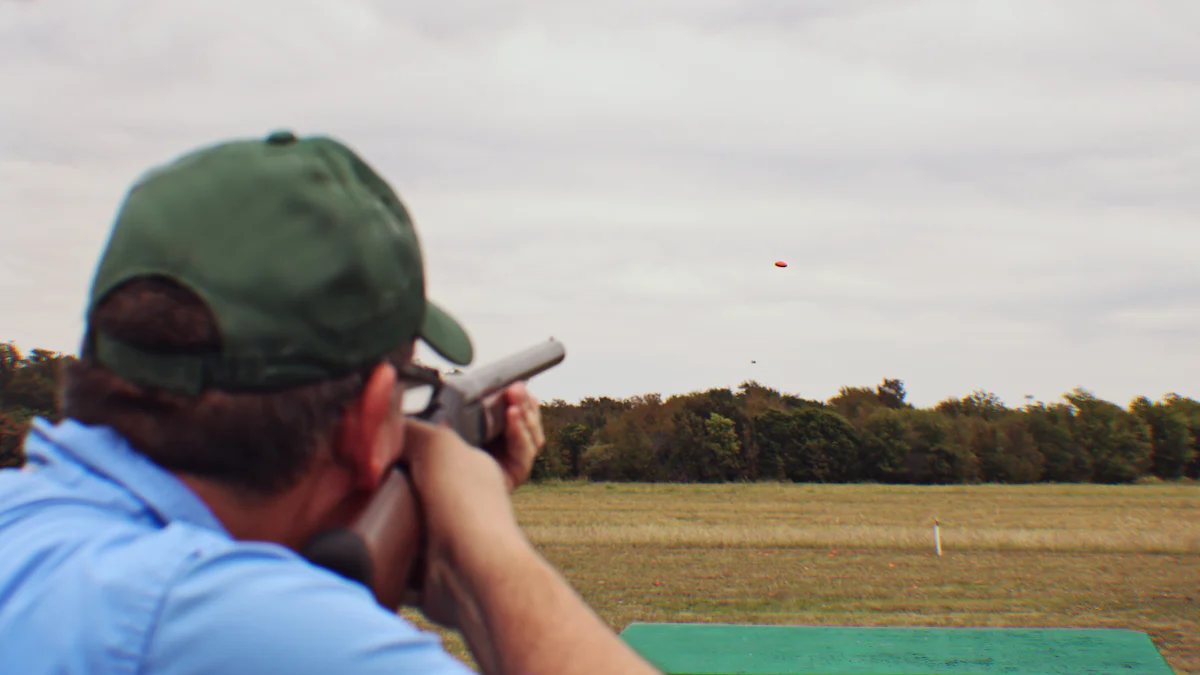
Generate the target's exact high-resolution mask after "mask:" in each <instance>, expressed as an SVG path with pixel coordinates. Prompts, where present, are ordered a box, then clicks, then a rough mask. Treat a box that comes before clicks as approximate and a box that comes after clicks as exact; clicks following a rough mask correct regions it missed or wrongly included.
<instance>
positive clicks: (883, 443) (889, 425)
mask: <svg viewBox="0 0 1200 675" xmlns="http://www.w3.org/2000/svg"><path fill="white" fill-rule="evenodd" d="M910 433H911V429H910V428H909V416H908V415H907V414H905V413H904V412H903V411H900V410H893V409H891V408H880V409H878V410H875V411H874V412H872V413H871V414H870V415H868V416H867V417H866V418H865V419H864V420H863V422H862V425H861V432H860V438H861V443H862V475H863V478H866V479H868V480H875V481H879V482H881V483H902V482H904V481H906V480H907V479H908V463H909V455H910V454H911V452H912V449H911V444H910V440H909V435H910Z"/></svg>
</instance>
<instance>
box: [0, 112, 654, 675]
mask: <svg viewBox="0 0 1200 675" xmlns="http://www.w3.org/2000/svg"><path fill="white" fill-rule="evenodd" d="M418 339H420V340H423V341H424V342H425V343H426V344H428V345H429V346H430V347H432V348H433V349H434V350H435V351H437V352H438V353H439V354H441V355H442V356H443V357H445V358H446V359H448V360H449V361H451V362H453V363H456V364H459V365H465V364H468V363H469V362H470V361H471V359H472V346H471V341H470V340H469V338H468V337H467V335H466V333H465V332H464V331H463V329H462V328H461V327H460V326H459V324H458V323H457V322H456V321H455V320H454V319H453V318H451V317H450V315H448V314H447V313H446V312H444V311H442V310H441V309H439V308H438V307H437V306H436V305H433V304H431V303H429V302H428V301H427V300H426V298H425V284H424V276H423V268H422V258H421V253H420V248H419V246H418V242H417V239H416V235H415V233H414V231H413V227H412V223H411V221H410V219H409V215H408V213H407V211H406V210H405V208H404V206H403V205H402V204H401V202H400V200H399V199H398V198H397V196H396V195H395V194H394V193H393V191H392V190H391V188H389V187H388V185H387V184H386V183H385V182H384V180H383V179H381V178H380V177H379V176H378V175H377V174H376V173H375V172H374V171H373V170H372V169H371V168H370V167H369V166H368V165H367V164H366V163H365V162H363V161H362V160H361V159H360V158H358V157H357V156H356V155H355V154H354V153H353V152H352V151H351V150H350V149H348V148H347V147H345V146H344V145H342V144H340V143H338V142H337V141H334V140H332V139H329V138H320V137H316V138H304V139H299V138H297V137H296V136H294V135H293V134H291V133H290V132H277V133H275V134H272V135H270V136H269V137H268V138H266V139H265V140H249V141H235V142H228V143H222V144H219V145H215V146H212V147H208V148H204V149H200V150H198V151H196V152H193V153H192V154H190V155H187V156H185V157H183V158H181V159H178V160H177V161H174V162H173V163H170V164H168V165H166V166H164V167H160V168H158V169H155V170H154V171H152V172H150V173H149V174H148V175H147V176H145V177H144V178H143V179H142V180H140V181H139V182H138V183H137V184H136V185H135V186H134V187H133V188H132V190H131V191H130V192H129V194H128V195H127V197H126V199H125V202H124V204H123V205H122V208H121V210H120V213H119V214H118V217H117V220H116V224H115V226H114V228H113V231H112V234H111V238H110V239H109V242H108V244H107V248H106V250H105V252H104V255H103V257H102V259H101V261H100V264H99V267H98V269H97V272H96V276H95V279H94V282H93V286H92V291H91V297H90V303H89V306H88V321H87V333H86V336H85V339H84V346H83V349H82V352H81V357H80V361H79V363H78V364H76V365H74V366H72V367H71V368H70V369H69V370H68V372H67V373H66V374H65V381H64V386H63V391H62V399H63V401H62V402H63V412H64V415H65V419H64V421H63V422H62V423H60V424H58V425H51V424H49V423H47V422H45V421H44V420H38V421H37V422H36V423H35V425H34V427H33V429H32V431H31V432H30V434H29V436H28V438H27V440H26V445H25V447H26V452H27V455H28V463H27V466H26V467H25V468H24V469H22V470H20V471H18V470H6V471H2V472H0V672H3V673H5V674H7V673H14V674H16V673H19V674H20V675H50V674H51V673H54V674H56V675H74V674H77V673H78V674H82V673H90V674H92V675H108V674H114V675H115V674H116V673H139V674H142V675H176V674H178V675H183V674H185V673H186V674H200V673H221V674H223V675H239V674H242V673H245V674H247V675H249V674H251V673H253V674H254V675H262V674H266V673H272V674H274V673H281V674H282V673H293V674H304V673H320V674H321V675H328V674H329V673H380V674H383V673H387V674H389V675H399V674H402V673H430V674H440V673H464V672H470V671H469V670H468V669H467V668H466V667H465V666H464V665H462V664H461V663H459V662H458V661H456V660H455V659H453V658H452V657H451V656H450V655H448V654H447V653H446V652H445V651H444V650H443V649H442V648H441V645H440V643H439V641H438V639H437V637H436V635H433V634H430V633H425V632H421V631H418V630H417V629H416V628H415V627H413V626H412V625H410V624H408V623H407V622H405V621H404V620H403V619H401V618H400V617H398V616H397V615H396V613H395V612H394V611H393V610H394V608H384V607H381V606H379V605H378V604H377V603H376V602H375V601H374V596H373V595H372V593H371V591H370V590H369V589H367V588H365V587H363V586H361V585H359V584H357V583H354V582H352V581H347V580H345V579H342V578H341V577H338V576H336V575H334V574H332V573H330V572H328V571H326V570H324V569H321V568H318V567H316V566H314V565H312V564H310V563H308V562H307V561H306V560H305V559H304V558H302V557H301V556H300V555H298V554H297V553H296V551H297V550H299V549H301V548H302V547H303V545H304V544H305V542H307V541H308V540H309V539H310V538H311V537H313V536H314V535H316V534H317V533H319V532H322V531H325V530H326V529H328V528H331V527H338V526H347V525H349V524H350V523H351V522H353V520H354V518H355V516H356V515H357V514H358V513H359V512H361V509H362V507H363V505H364V504H365V503H366V501H367V500H368V499H369V497H370V496H371V492H372V490H374V489H375V488H376V487H377V486H378V485H380V483H381V480H382V478H383V477H384V476H385V472H386V471H388V470H389V467H391V466H392V465H393V464H394V463H395V462H397V461H399V462H400V463H402V464H403V465H405V466H406V467H407V470H408V473H409V475H410V478H411V480H412V483H413V485H414V488H415V490H416V493H417V496H418V499H419V500H420V502H421V504H422V513H423V514H424V515H423V516H422V517H423V518H424V528H425V533H426V539H425V544H424V547H425V548H424V551H423V556H424V560H425V562H426V564H425V566H424V567H423V569H424V570H426V572H425V576H424V580H423V583H422V586H421V588H422V594H421V600H420V608H421V609H422V611H424V612H425V613H426V614H427V615H428V616H430V617H431V618H433V619H434V620H436V621H439V622H441V623H443V624H445V625H449V626H451V627H455V628H457V629H459V630H460V631H462V633H463V634H464V636H465V638H466V639H467V641H468V644H469V647H470V649H471V651H472V654H473V655H474V656H475V658H476V660H477V661H478V662H479V663H480V665H481V667H482V668H483V669H484V671H485V672H487V673H497V674H499V673H513V674H516V673H522V674H539V673H547V674H549V673H554V674H556V675H559V674H571V673H606V674H609V673H653V672H656V671H655V670H654V669H653V668H652V667H650V666H649V665H648V664H647V663H646V662H645V661H643V660H642V659H641V658H640V657H638V656H637V655H636V654H635V653H634V652H633V651H631V650H630V649H629V648H628V647H627V646H626V645H625V644H624V643H623V642H622V641H621V640H620V639H619V638H618V637H617V636H616V635H614V634H613V633H612V631H610V630H609V629H608V627H607V626H606V625H605V624H604V623H603V622H602V621H601V620H600V619H599V618H598V617H597V616H596V615H595V614H594V613H593V612H591V610H590V609H588V608H587V606H586V605H585V604H584V603H583V602H582V600H581V599H580V598H579V597H578V596H577V595H576V594H575V593H574V592H573V591H572V590H571V589H570V587H569V586H568V585H567V584H566V583H565V581H564V580H563V579H562V577H561V576H559V575H558V573H557V572H555V571H554V570H553V569H552V568H551V567H550V565H549V564H548V563H546V562H545V561H544V560H543V559H542V558H541V557H540V556H539V555H538V554H537V553H536V552H535V551H534V549H533V547H532V546H531V545H530V544H529V542H528V541H527V540H526V539H525V538H524V536H523V535H522V533H521V531H520V529H519V528H518V526H517V523H516V520H515V518H514V515H513V509H512V504H511V502H510V501H509V496H508V495H509V492H510V491H511V490H512V489H515V487H516V486H517V485H519V484H520V483H521V482H522V481H524V480H525V479H526V478H527V477H528V474H529V470H530V467H531V466H532V463H533V459H534V457H535V455H536V454H537V452H538V450H539V448H540V447H541V445H542V444H543V443H544V439H543V436H542V427H541V422H540V418H539V417H538V408H537V401H536V400H535V399H534V398H533V397H532V396H530V395H529V394H528V393H527V392H526V391H525V389H524V388H523V386H521V385H515V386H514V387H512V388H511V389H510V390H508V391H507V392H506V394H505V395H506V396H507V402H508V404H509V407H508V420H507V421H508V430H507V432H506V437H505V438H504V439H503V446H504V447H503V448H502V449H501V450H500V451H498V452H497V453H496V454H497V458H498V459H499V461H497V460H496V459H493V457H492V456H490V455H488V454H486V453H484V452H483V451H480V450H477V449H474V448H471V447H468V446H467V445H466V444H465V443H464V442H463V441H462V440H461V439H460V438H459V437H458V436H457V435H456V434H454V433H453V432H452V431H450V430H447V429H444V428H434V427H431V426H429V425H426V424H423V423H420V422H416V421H412V420H406V419H405V417H404V415H403V414H402V408H401V406H402V402H403V401H402V399H403V395H404V390H405V384H406V383H407V382H408V380H407V379H406V378H408V377H409V375H410V374H411V372H412V371H411V368H412V366H411V364H410V359H411V357H412V352H413V346H414V344H415V341H416V340H418Z"/></svg>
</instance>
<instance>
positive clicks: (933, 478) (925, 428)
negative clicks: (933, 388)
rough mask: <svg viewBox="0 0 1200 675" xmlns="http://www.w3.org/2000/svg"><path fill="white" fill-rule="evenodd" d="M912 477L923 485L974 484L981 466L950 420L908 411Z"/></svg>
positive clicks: (932, 413) (929, 413)
mask: <svg viewBox="0 0 1200 675" xmlns="http://www.w3.org/2000/svg"><path fill="white" fill-rule="evenodd" d="M906 413H907V414H908V417H909V420H910V421H909V464H908V466H909V478H910V479H911V480H912V482H914V483H920V484H929V483H933V484H948V483H972V482H975V481H976V480H978V477H979V463H978V460H977V459H976V458H975V455H974V454H972V453H971V450H970V448H967V447H965V446H964V445H963V444H962V443H961V441H960V439H959V438H958V435H957V434H956V433H955V429H954V425H953V422H952V421H951V419H950V418H949V417H947V416H945V415H942V414H940V413H937V412H935V411H932V410H909V411H906Z"/></svg>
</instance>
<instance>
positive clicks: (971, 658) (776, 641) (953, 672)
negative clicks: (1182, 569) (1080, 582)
mask: <svg viewBox="0 0 1200 675" xmlns="http://www.w3.org/2000/svg"><path fill="white" fill-rule="evenodd" d="M621 638H622V639H624V640H625V642H626V643H627V644H629V645H630V646H631V647H633V649H634V650H636V651H637V652H638V653H639V654H641V655H642V656H643V657H645V658H646V659H647V660H649V661H650V662H651V663H653V664H654V665H656V666H657V667H658V668H659V669H660V670H662V671H663V672H664V673H667V674H668V675H1174V674H1173V672H1172V671H1171V669H1170V667H1169V666H1167V662H1166V661H1165V660H1164V659H1163V658H1162V655H1161V654H1159V653H1158V649H1157V648H1155V646H1154V643H1153V642H1151V641H1150V637H1149V636H1148V635H1146V634H1145V633H1139V632H1135V631H1129V630H1113V629H1066V628H848V627H830V626H737V625H728V624H682V623H675V624H672V623H660V624H655V623H633V624H630V625H629V626H628V627H627V628H626V629H625V631H624V632H623V633H621Z"/></svg>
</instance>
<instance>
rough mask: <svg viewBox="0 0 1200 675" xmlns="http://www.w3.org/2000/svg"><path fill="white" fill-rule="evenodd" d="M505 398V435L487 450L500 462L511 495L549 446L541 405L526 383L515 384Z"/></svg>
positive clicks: (505, 393)
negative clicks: (542, 451) (506, 404)
mask: <svg viewBox="0 0 1200 675" xmlns="http://www.w3.org/2000/svg"><path fill="white" fill-rule="evenodd" d="M503 395H504V397H505V398H506V399H507V401H508V408H507V409H506V411H505V414H506V416H507V419H506V420H505V430H504V431H505V433H504V436H503V438H498V439H496V441H495V442H493V443H491V444H489V445H488V447H487V451H488V452H489V453H490V454H491V455H492V456H493V457H495V458H496V461H497V462H499V463H500V468H501V469H503V470H504V479H505V483H506V484H507V485H508V491H509V492H510V493H511V492H513V491H514V490H516V489H517V488H518V487H520V486H521V485H522V484H523V483H524V482H525V481H526V480H528V479H529V474H530V472H531V471H533V462H534V460H535V459H537V456H538V453H539V452H540V451H541V450H542V448H544V447H545V446H546V432H545V429H543V428H542V410H541V403H540V402H539V401H538V399H537V397H536V396H534V395H533V394H531V393H529V389H528V388H526V386H525V383H523V382H517V383H515V384H513V385H512V386H510V387H509V388H508V389H505V390H504V394H503Z"/></svg>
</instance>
